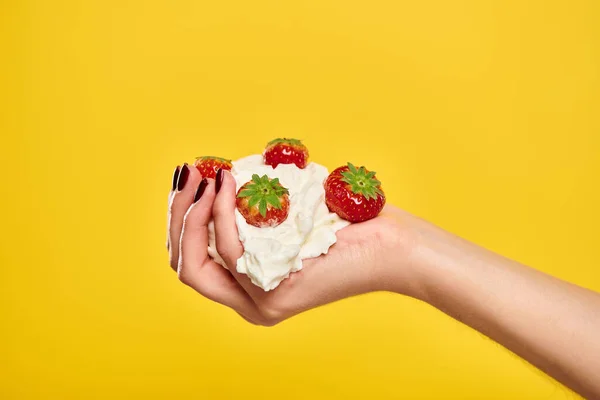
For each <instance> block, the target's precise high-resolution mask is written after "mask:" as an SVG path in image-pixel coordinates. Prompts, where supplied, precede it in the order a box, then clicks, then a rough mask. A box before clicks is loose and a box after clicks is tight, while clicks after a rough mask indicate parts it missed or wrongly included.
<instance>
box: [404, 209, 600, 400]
mask: <svg viewBox="0 0 600 400" xmlns="http://www.w3.org/2000/svg"><path fill="white" fill-rule="evenodd" d="M413 229H414V232H415V236H414V237H415V239H414V243H413V250H412V252H411V260H410V261H411V263H412V264H413V265H412V266H411V270H412V271H413V272H412V273H413V274H414V276H413V281H414V283H413V284H412V291H413V292H412V293H409V294H411V295H413V296H414V297H416V298H419V299H421V300H423V301H425V302H427V303H429V304H431V305H432V306H434V307H436V308H438V309H440V310H441V311H443V312H445V313H446V314H448V315H450V316H452V317H453V318H456V319H457V320H459V321H461V322H464V323H465V324H467V325H469V326H471V327H473V328H474V329H476V330H478V331H480V332H481V333H483V334H485V335H487V336H489V337H490V338H492V339H493V340H495V341H496V342H498V343H500V344H502V345H503V346H505V347H507V348H508V349H510V350H511V351H513V352H515V353H516V354H518V355H519V356H521V357H523V358H524V359H526V360H527V361H529V362H530V363H532V364H534V365H535V366H537V367H538V368H540V369H541V370H543V371H545V372H546V373H548V374H549V375H551V376H553V377H554V378H556V379H557V380H559V381H561V382H563V383H564V384H565V385H567V386H569V387H571V388H572V389H574V390H575V391H577V392H579V393H581V394H583V395H585V396H587V397H589V398H600V295H599V294H597V293H595V292H592V291H590V290H587V289H584V288H581V287H578V286H575V285H572V284H570V283H567V282H564V281H561V280H559V279H556V278H553V277H551V276H549V275H546V274H544V273H541V272H539V271H536V270H534V269H531V268H528V267H526V266H523V265H521V264H518V263H516V262H514V261H511V260H508V259H506V258H504V257H501V256H499V255H497V254H494V253H492V252H490V251H488V250H485V249H483V248H481V247H478V246H476V245H474V244H472V243H469V242H467V241H465V240H462V239H460V238H458V237H456V236H454V235H451V234H449V233H447V232H445V231H443V230H441V229H439V228H437V227H435V226H433V225H430V224H428V223H426V222H424V221H418V222H416V223H415V224H414V227H413Z"/></svg>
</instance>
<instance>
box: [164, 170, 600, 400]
mask: <svg viewBox="0 0 600 400" xmlns="http://www.w3.org/2000/svg"><path fill="white" fill-rule="evenodd" d="M200 180H201V178H200V174H199V173H198V171H197V170H196V169H195V168H192V169H191V172H190V177H189V179H188V182H187V184H186V186H185V187H184V188H183V190H182V191H176V192H172V193H171V195H170V197H169V235H168V236H169V239H168V247H169V255H170V264H171V267H172V268H173V269H174V270H176V271H177V273H178V276H179V279H180V280H181V281H182V282H183V283H184V284H186V285H188V286H190V287H192V288H193V289H194V290H196V291H197V292H198V293H200V294H201V295H203V296H204V297H207V298H209V299H211V300H213V301H216V302H218V303H221V304H223V305H225V306H227V307H230V308H232V309H233V310H235V311H236V312H237V313H238V314H240V315H241V316H242V317H243V318H244V319H246V320H247V321H249V322H251V323H253V324H257V325H264V326H272V325H275V324H277V323H279V322H281V321H283V320H285V319H287V318H290V317H292V316H294V315H296V314H299V313H301V312H304V311H307V310H309V309H311V308H315V307H318V306H320V305H324V304H327V303H331V302H334V301H337V300H340V299H343V298H346V297H350V296H354V295H358V294H362V293H367V292H373V291H388V292H394V293H399V294H403V295H406V296H410V297H413V298H415V299H418V300H422V301H424V302H427V303H428V304H430V305H432V306H433V307H435V308H437V309H439V310H441V311H442V312H444V313H446V314H448V315H450V316H451V317H453V318H455V319H457V320H459V321H461V322H463V323H465V324H467V325H468V326H470V327H472V328H474V329H476V330H478V331H479V332H481V333H483V334H485V335H487V336H488V337H490V338H491V339H493V340H494V341H496V342H498V343H499V344H501V345H503V346H504V347H506V348H508V349H509V350H511V351H513V352H514V353H516V354H517V355H519V356H520V357H522V358H524V359H525V360H527V361H528V362H530V363H531V364H533V365H535V366H536V367H538V368H539V369H541V370H542V371H544V372H546V373H547V374H549V375H550V376H552V377H554V378H555V379H557V380H558V381H560V382H562V383H563V384H565V385H566V386H568V387H570V388H571V389H573V390H574V391H576V392H578V393H579V394H581V395H583V396H585V397H586V398H590V399H600V294H598V293H596V292H593V291H591V290H588V289H585V288H582V287H579V286H576V285H573V284H571V283H568V282H564V281H561V280H559V279H557V278H554V277H552V276H549V275H547V274H544V273H542V272H540V271H537V270H535V269H532V268H529V267H527V266H524V265H522V264H519V263H517V262H515V261H512V260H509V259H506V258H504V257H502V256H500V255H498V254H495V253H493V252H491V251H488V250H486V249H484V248H481V247H479V246H477V245H475V244H473V243H470V242H468V241H466V240H463V239H461V238H459V237H457V236H454V235H452V234H450V233H448V232H446V231H444V230H442V229H440V228H438V227H436V226H435V225H432V224H431V223H429V222H426V221H424V220H422V219H420V218H417V217H415V216H413V215H411V214H409V213H407V212H404V211H402V210H400V209H398V208H396V207H393V206H389V205H388V206H386V207H385V209H384V210H383V211H382V213H381V214H380V215H379V216H378V217H377V218H374V219H372V220H369V221H366V222H362V223H358V224H352V225H350V226H348V227H346V228H344V229H342V230H341V231H339V232H338V233H337V239H338V240H337V243H336V244H335V245H334V246H333V247H332V248H331V249H330V250H329V253H328V254H327V255H324V256H321V257H318V258H315V259H309V260H304V262H303V265H304V268H303V269H302V270H301V271H299V272H297V273H294V274H292V275H291V276H290V278H289V279H286V280H284V281H283V282H282V283H281V284H280V286H279V287H278V288H277V289H275V290H274V291H270V292H264V291H263V290H262V289H260V288H259V287H256V286H254V285H253V284H252V283H251V282H250V280H249V279H248V277H247V276H246V275H242V274H239V273H238V272H236V271H235V264H236V260H237V259H238V258H239V257H240V255H241V254H242V252H243V247H242V245H241V243H240V242H239V240H238V234H237V228H236V225H235V214H234V210H235V193H236V190H235V182H234V180H233V177H232V176H231V175H230V174H229V173H227V172H226V173H224V179H223V184H222V187H221V190H220V191H219V193H218V195H217V194H216V193H215V182H214V181H213V180H209V185H208V187H207V188H206V190H205V192H204V194H203V195H202V197H201V198H200V200H199V201H198V202H197V203H195V204H192V202H193V198H194V193H195V191H196V188H197V187H198V184H199V183H200ZM211 218H214V221H215V234H216V242H217V250H218V252H219V253H220V254H221V255H222V257H223V259H224V260H225V261H226V263H227V265H228V266H229V271H228V270H226V269H224V268H223V267H221V266H220V265H218V264H216V263H215V262H214V261H212V260H211V259H210V257H209V256H208V254H207V246H208V228H207V225H208V223H209V221H210V219H211Z"/></svg>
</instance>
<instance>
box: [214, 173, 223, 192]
mask: <svg viewBox="0 0 600 400" xmlns="http://www.w3.org/2000/svg"><path fill="white" fill-rule="evenodd" d="M222 184H223V169H222V168H219V170H218V171H217V176H216V177H215V192H217V193H219V190H221V185H222Z"/></svg>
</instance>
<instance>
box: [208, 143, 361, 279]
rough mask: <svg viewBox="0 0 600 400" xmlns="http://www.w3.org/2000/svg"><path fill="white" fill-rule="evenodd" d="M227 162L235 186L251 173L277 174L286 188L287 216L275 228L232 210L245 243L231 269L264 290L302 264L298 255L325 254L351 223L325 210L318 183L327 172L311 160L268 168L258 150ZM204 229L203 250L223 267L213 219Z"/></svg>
mask: <svg viewBox="0 0 600 400" xmlns="http://www.w3.org/2000/svg"><path fill="white" fill-rule="evenodd" d="M232 164H233V168H232V169H231V174H232V175H233V177H234V178H235V182H236V190H239V188H240V187H241V186H242V185H243V184H244V183H246V182H248V181H249V180H251V179H252V175H253V174H258V175H259V176H263V175H267V176H268V177H269V178H279V182H280V183H281V184H282V185H283V186H285V187H286V188H288V190H289V196H290V210H289V214H288V217H287V219H286V220H285V221H284V222H282V223H281V224H279V225H278V226H276V227H268V228H257V227H255V226H252V225H249V224H248V223H247V222H246V220H245V219H244V217H243V216H242V215H241V214H240V213H239V211H238V210H237V209H236V210H235V215H236V224H237V228H238V233H239V237H240V241H241V242H242V244H243V246H244V254H242V256H241V257H240V258H239V259H238V260H237V265H236V269H237V271H238V272H239V273H242V274H246V275H248V277H250V280H251V281H252V283H254V284H255V285H257V286H259V287H261V288H262V289H264V290H265V291H269V290H273V289H275V288H276V287H277V286H279V284H280V283H281V281H283V280H284V279H286V278H287V277H289V276H290V273H292V272H296V271H299V270H301V269H302V260H303V259H306V258H313V257H318V256H320V255H321V254H326V253H327V251H328V250H329V248H330V247H331V246H332V245H333V244H334V243H335V242H336V235H335V233H336V232H337V231H338V230H340V229H342V228H343V227H345V226H347V225H349V224H350V223H349V222H348V221H345V220H343V219H341V218H340V217H339V216H338V215H337V214H335V213H332V212H329V209H328V208H327V205H326V204H325V189H324V188H323V182H324V181H325V179H326V178H327V176H328V175H329V172H328V171H327V168H325V167H324V166H322V165H319V164H316V163H314V162H311V163H309V164H308V165H307V166H306V167H305V168H304V169H300V168H298V167H297V166H296V165H295V164H279V165H278V166H277V168H273V167H271V166H270V165H265V164H264V162H263V157H262V156H261V155H251V156H248V157H244V158H241V159H239V160H237V161H233V163H232ZM208 228H209V247H208V254H209V255H210V256H211V257H212V258H213V259H214V260H215V261H216V262H217V263H219V264H221V265H223V266H224V267H226V268H227V266H226V265H225V262H224V261H223V259H222V258H221V257H220V255H219V254H218V253H217V250H216V246H215V232H214V224H213V223H212V222H211V223H210V224H209V227H208Z"/></svg>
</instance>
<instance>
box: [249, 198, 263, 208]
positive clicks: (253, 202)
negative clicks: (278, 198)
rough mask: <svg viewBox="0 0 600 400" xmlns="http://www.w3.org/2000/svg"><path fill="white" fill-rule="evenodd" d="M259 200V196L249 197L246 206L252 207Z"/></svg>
mask: <svg viewBox="0 0 600 400" xmlns="http://www.w3.org/2000/svg"><path fill="white" fill-rule="evenodd" d="M259 201H260V197H259V196H252V197H250V200H248V207H254V206H255V205H257V204H258V202H259Z"/></svg>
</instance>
